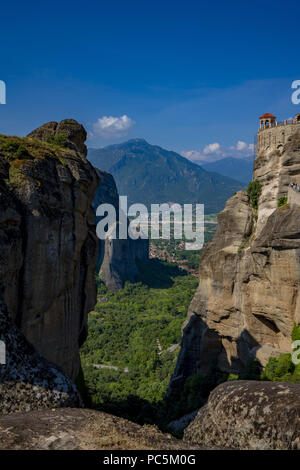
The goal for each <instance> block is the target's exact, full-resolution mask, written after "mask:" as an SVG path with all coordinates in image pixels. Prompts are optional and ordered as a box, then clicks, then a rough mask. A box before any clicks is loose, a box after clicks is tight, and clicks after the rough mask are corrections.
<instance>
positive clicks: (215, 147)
mask: <svg viewBox="0 0 300 470" xmlns="http://www.w3.org/2000/svg"><path fill="white" fill-rule="evenodd" d="M220 148H221V145H220V144H218V142H215V143H214V144H208V145H206V147H204V149H203V153H204V155H209V154H210V153H218V152H219V151H220Z"/></svg>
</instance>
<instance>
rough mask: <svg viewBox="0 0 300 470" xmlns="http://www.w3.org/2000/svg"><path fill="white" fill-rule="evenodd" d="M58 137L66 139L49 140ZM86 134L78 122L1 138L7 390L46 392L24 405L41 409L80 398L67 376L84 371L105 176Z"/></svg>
mask: <svg viewBox="0 0 300 470" xmlns="http://www.w3.org/2000/svg"><path fill="white" fill-rule="evenodd" d="M59 134H64V135H65V136H66V142H65V143H64V144H63V145H58V144H57V143H56V142H52V141H51V140H49V135H54V136H57V135H59ZM85 136H86V133H85V130H84V129H83V127H82V126H81V125H80V124H78V123H76V121H73V120H65V121H62V122H61V123H48V124H46V125H44V126H42V127H41V128H39V129H37V130H36V131H33V132H32V133H31V134H30V136H29V137H26V138H22V139H20V138H16V137H6V136H0V259H1V263H0V283H1V292H0V298H1V300H3V308H2V309H1V313H0V317H1V321H2V323H1V325H2V326H3V325H5V329H2V327H1V329H0V340H2V341H5V342H7V354H8V358H9V361H10V368H9V370H8V366H7V365H4V366H1V375H0V380H1V391H2V392H3V390H6V392H5V394H7V393H8V392H7V390H8V388H7V387H11V389H13V388H14V387H17V386H19V385H17V384H20V383H24V384H23V385H24V387H25V389H26V390H27V392H26V393H27V395H28V396H29V395H30V394H31V395H32V397H33V396H34V395H36V393H37V394H38V395H41V396H42V398H41V401H39V400H37V401H36V402H35V404H34V403H33V402H34V400H33V399H32V400H31V401H30V400H29V401H28V400H25V399H24V403H23V404H21V402H20V410H24V409H26V408H24V407H26V406H28V407H29V408H32V407H36V408H39V407H40V406H41V402H43V400H44V396H48V395H49V396H48V398H47V400H46V401H47V402H48V405H49V403H52V404H55V403H60V400H61V401H62V402H65V403H67V404H73V406H76V404H78V396H77V394H76V391H75V389H74V387H73V386H72V384H71V382H70V380H69V379H68V378H67V377H66V376H65V375H64V373H66V374H67V375H68V376H69V377H70V378H71V379H75V378H76V376H77V375H78V371H79V368H80V359H79V347H80V345H81V344H82V343H83V341H84V340H85V338H86V335H87V314H88V312H89V311H90V310H91V309H92V308H93V306H94V304H95V302H96V286H95V281H94V272H95V264H96V257H97V249H98V241H97V237H96V233H95V220H94V212H93V209H92V205H91V204H92V200H93V197H94V193H95V190H96V188H97V186H98V176H97V174H96V172H95V170H94V169H93V167H92V166H91V164H90V163H89V162H88V161H87V160H86V149H85V145H84V140H85ZM6 307H7V309H6ZM7 312H9V313H7ZM3 322H4V323H3ZM12 322H14V324H15V326H16V327H15V326H13V323H12ZM9 325H10V326H9ZM22 334H23V335H24V336H22ZM24 337H25V338H26V340H27V341H28V342H27V341H26V340H25V338H24ZM29 343H30V345H31V346H29ZM36 351H37V352H36ZM38 353H39V354H41V355H42V356H43V357H44V358H42V357H41V356H39V354H38ZM47 361H50V362H51V363H54V364H56V365H57V366H58V367H57V366H54V365H53V364H51V365H49V364H50V363H49V362H47ZM25 363H26V364H27V365H28V367H27V368H26V367H25V365H24V364H25ZM12 364H13V365H14V368H15V370H16V373H14V372H13V371H14V368H13V367H12ZM47 364H48V365H47ZM23 367H24V371H23V372H22V369H23ZM60 368H61V369H60ZM22 377H23V378H22ZM23 385H20V387H23ZM33 387H37V388H35V389H34V388H33ZM39 387H42V388H44V392H43V391H42V390H40V389H39ZM47 390H50V392H49V393H48V392H47ZM2 392H0V393H2ZM22 393H23V392H22ZM61 393H66V394H69V395H70V396H73V398H72V400H71V402H72V403H71V402H70V401H68V398H67V397H66V396H64V398H62V399H61V398H60V394H61ZM47 394H48V395H47ZM25 395H26V394H25ZM25 395H24V396H25ZM16 396H17V395H16V394H14V397H15V398H16ZM75 396H76V399H74V397H75ZM16 406H17V405H16ZM50 406H51V405H50ZM13 410H15V407H13Z"/></svg>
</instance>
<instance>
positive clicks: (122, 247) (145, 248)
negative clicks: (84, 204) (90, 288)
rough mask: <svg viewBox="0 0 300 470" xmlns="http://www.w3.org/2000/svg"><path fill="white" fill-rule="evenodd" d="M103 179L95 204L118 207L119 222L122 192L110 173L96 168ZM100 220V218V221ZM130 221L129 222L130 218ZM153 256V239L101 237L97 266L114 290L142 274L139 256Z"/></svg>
mask: <svg viewBox="0 0 300 470" xmlns="http://www.w3.org/2000/svg"><path fill="white" fill-rule="evenodd" d="M96 171H97V173H98V176H99V179H100V183H99V186H98V188H97V191H96V194H95V197H94V201H93V207H94V209H95V211H96V209H97V207H98V206H99V205H100V204H103V203H109V204H112V205H113V206H114V208H115V210H116V216H117V217H116V224H117V229H118V226H119V223H120V222H119V217H118V216H119V194H118V190H117V187H116V183H115V181H114V179H113V177H112V175H110V174H109V173H106V172H105V171H100V170H98V169H97V170H96ZM98 220H100V219H99V218H97V221H98ZM127 223H128V222H127ZM148 258H149V240H148V239H137V240H132V239H131V238H127V239H126V240H121V239H115V240H114V239H109V238H107V239H106V240H99V254H98V260H97V270H98V271H99V272H100V276H101V279H102V280H103V282H104V283H105V285H106V287H107V288H108V289H110V290H113V291H117V290H119V289H121V288H122V287H123V286H124V283H125V281H127V280H129V281H131V282H135V280H136V277H137V276H138V274H139V269H138V266H137V260H140V261H147V260H148Z"/></svg>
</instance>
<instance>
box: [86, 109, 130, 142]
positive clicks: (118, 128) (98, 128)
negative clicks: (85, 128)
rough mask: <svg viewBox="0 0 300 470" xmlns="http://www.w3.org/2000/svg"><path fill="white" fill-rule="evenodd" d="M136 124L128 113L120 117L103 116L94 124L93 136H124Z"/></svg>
mask: <svg viewBox="0 0 300 470" xmlns="http://www.w3.org/2000/svg"><path fill="white" fill-rule="evenodd" d="M134 124H135V122H134V121H133V120H132V119H131V118H130V117H128V116H127V115H126V114H124V115H123V116H119V117H114V116H103V117H101V118H99V119H98V120H97V121H96V122H95V123H94V124H93V136H95V135H98V136H101V137H105V138H112V137H122V136H125V135H127V134H128V132H129V131H130V129H131V128H132V127H133V126H134Z"/></svg>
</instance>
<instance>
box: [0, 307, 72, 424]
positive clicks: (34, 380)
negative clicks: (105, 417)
mask: <svg viewBox="0 0 300 470" xmlns="http://www.w3.org/2000/svg"><path fill="white" fill-rule="evenodd" d="M0 338H1V341H4V343H5V345H6V351H5V364H1V365H0V415H1V414H7V413H14V412H24V411H29V410H32V409H42V408H59V407H67V406H73V407H74V406H80V405H81V399H80V397H79V395H78V392H77V390H76V387H75V385H73V383H72V382H71V380H70V379H69V378H68V377H67V376H66V375H65V374H64V372H63V371H62V370H61V369H60V368H59V367H57V366H56V365H55V364H53V363H51V362H49V361H47V360H46V359H45V358H44V357H43V356H41V355H40V354H38V353H37V352H36V350H35V349H34V348H33V346H32V345H31V344H30V343H28V341H27V340H26V339H25V337H24V335H22V333H20V331H19V330H18V328H17V327H16V325H15V324H14V323H13V321H12V319H11V317H10V316H9V314H8V312H7V309H6V306H5V304H4V303H3V302H0Z"/></svg>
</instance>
